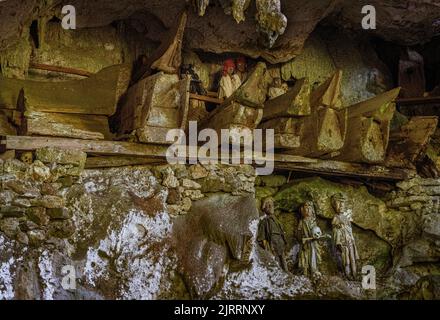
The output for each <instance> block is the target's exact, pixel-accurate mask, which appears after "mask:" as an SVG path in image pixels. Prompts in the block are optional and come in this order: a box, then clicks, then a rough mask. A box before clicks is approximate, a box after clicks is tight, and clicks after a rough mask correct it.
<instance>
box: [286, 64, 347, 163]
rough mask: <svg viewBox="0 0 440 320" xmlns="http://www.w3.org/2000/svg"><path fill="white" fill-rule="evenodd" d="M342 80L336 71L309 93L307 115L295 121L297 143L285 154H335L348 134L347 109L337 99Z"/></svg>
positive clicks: (322, 155) (329, 155) (313, 155)
mask: <svg viewBox="0 0 440 320" xmlns="http://www.w3.org/2000/svg"><path fill="white" fill-rule="evenodd" d="M341 80H342V71H340V70H338V71H337V72H336V73H335V74H334V75H333V76H332V77H330V78H329V79H328V80H327V81H326V82H324V83H323V84H322V85H320V86H319V87H318V88H317V89H316V90H314V91H313V92H312V93H311V95H310V115H309V116H304V117H300V118H297V119H296V120H295V121H294V122H295V128H296V129H295V133H297V134H298V135H299V140H300V145H299V147H294V148H292V149H291V150H286V151H285V153H287V154H293V155H303V156H309V157H322V158H327V157H330V158H331V157H334V156H335V155H337V153H338V152H339V150H340V149H341V148H342V147H343V145H344V141H345V136H346V133H347V110H346V109H345V108H343V107H342V103H341V100H340V94H341ZM288 133H291V132H288Z"/></svg>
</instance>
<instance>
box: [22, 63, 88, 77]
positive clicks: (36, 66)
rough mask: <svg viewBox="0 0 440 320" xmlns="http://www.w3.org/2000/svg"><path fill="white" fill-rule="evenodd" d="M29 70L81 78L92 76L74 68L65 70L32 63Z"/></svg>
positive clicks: (65, 68) (64, 68)
mask: <svg viewBox="0 0 440 320" xmlns="http://www.w3.org/2000/svg"><path fill="white" fill-rule="evenodd" d="M29 68H30V69H37V70H44V71H53V72H59V73H67V74H74V75H77V76H82V77H87V78H89V77H91V76H92V75H93V73H92V72H88V71H85V70H79V69H74V68H67V67H59V66H51V65H48V64H42V63H34V62H31V63H30V65H29Z"/></svg>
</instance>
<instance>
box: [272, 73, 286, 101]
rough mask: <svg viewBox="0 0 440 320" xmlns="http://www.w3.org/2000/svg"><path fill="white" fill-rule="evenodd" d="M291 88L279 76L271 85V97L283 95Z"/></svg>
mask: <svg viewBox="0 0 440 320" xmlns="http://www.w3.org/2000/svg"><path fill="white" fill-rule="evenodd" d="M288 90H289V87H288V86H287V84H286V83H283V82H282V81H281V78H279V77H277V78H274V79H273V82H272V84H271V86H270V87H269V92H268V95H269V99H275V98H277V97H279V96H282V95H283V94H285V93H286V92H287V91H288Z"/></svg>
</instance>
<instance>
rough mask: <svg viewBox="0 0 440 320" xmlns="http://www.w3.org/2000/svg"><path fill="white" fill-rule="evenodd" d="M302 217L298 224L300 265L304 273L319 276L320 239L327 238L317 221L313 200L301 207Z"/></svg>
mask: <svg viewBox="0 0 440 320" xmlns="http://www.w3.org/2000/svg"><path fill="white" fill-rule="evenodd" d="M299 211H300V214H301V218H300V221H299V225H298V238H299V240H300V241H301V249H300V252H299V261H298V266H299V268H300V269H301V271H302V272H303V274H304V275H306V276H310V277H314V276H319V275H320V274H321V273H320V272H319V265H320V264H321V251H322V248H321V244H320V240H323V239H325V238H327V236H326V235H323V234H322V231H321V229H320V228H319V227H318V224H317V223H316V214H315V206H314V203H313V202H312V201H307V202H305V203H304V204H303V205H302V206H301V207H300V209H299Z"/></svg>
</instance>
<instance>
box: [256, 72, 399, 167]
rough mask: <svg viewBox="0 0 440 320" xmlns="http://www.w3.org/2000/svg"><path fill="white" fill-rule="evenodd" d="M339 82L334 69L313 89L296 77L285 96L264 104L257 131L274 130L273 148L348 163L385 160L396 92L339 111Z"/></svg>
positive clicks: (340, 77)
mask: <svg viewBox="0 0 440 320" xmlns="http://www.w3.org/2000/svg"><path fill="white" fill-rule="evenodd" d="M341 80H342V71H340V70H338V71H337V72H336V73H335V74H334V75H333V76H332V77H331V78H329V79H328V80H327V81H326V82H324V83H323V84H321V85H320V86H319V87H318V88H317V89H315V90H313V91H311V89H310V85H309V82H308V81H307V79H300V80H298V81H297V82H296V84H295V86H294V87H293V88H292V89H291V90H290V91H288V92H287V93H286V94H284V95H282V96H280V97H277V98H275V99H273V100H269V101H267V102H266V104H265V108H264V115H263V122H262V123H261V124H260V126H259V127H260V128H262V129H274V130H275V148H276V149H279V150H280V151H281V152H283V153H287V154H292V155H301V156H308V157H316V158H323V159H326V158H327V159H328V158H331V159H334V160H341V161H347V162H358V163H371V164H376V163H383V162H384V161H385V158H386V154H387V148H388V141H389V136H390V126H391V120H392V118H393V115H394V112H395V103H394V101H395V99H396V98H397V96H398V95H399V91H400V88H397V89H393V90H391V91H388V92H385V93H383V94H380V95H378V96H376V97H374V98H372V99H369V100H367V101H364V102H360V103H358V104H355V105H353V106H349V107H343V106H342V103H341V99H340V97H341Z"/></svg>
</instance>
